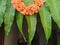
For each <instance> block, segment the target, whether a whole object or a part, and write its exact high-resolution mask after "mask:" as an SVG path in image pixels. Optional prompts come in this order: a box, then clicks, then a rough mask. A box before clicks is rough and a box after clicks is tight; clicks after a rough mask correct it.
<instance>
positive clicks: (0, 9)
mask: <svg viewBox="0 0 60 45" xmlns="http://www.w3.org/2000/svg"><path fill="white" fill-rule="evenodd" d="M6 3H7V0H0V27H1V24H2V23H3V17H4V14H5V10H6Z"/></svg>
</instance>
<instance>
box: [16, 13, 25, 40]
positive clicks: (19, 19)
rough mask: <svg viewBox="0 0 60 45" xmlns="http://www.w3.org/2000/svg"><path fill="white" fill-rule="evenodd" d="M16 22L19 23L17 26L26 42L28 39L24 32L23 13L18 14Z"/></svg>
mask: <svg viewBox="0 0 60 45" xmlns="http://www.w3.org/2000/svg"><path fill="white" fill-rule="evenodd" d="M16 22H17V26H18V28H19V31H20V33H21V34H22V36H23V38H24V40H25V41H26V38H25V36H24V34H23V31H22V23H23V15H22V14H21V13H18V12H16Z"/></svg>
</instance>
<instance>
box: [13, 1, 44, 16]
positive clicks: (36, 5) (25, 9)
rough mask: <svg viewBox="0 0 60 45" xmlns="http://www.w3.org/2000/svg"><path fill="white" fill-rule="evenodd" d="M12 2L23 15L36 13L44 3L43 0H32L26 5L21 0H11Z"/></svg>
mask: <svg viewBox="0 0 60 45" xmlns="http://www.w3.org/2000/svg"><path fill="white" fill-rule="evenodd" d="M12 4H13V6H14V8H16V10H17V11H19V12H20V13H22V14H23V15H33V14H34V13H38V11H39V9H40V7H41V6H43V4H44V0H34V2H33V4H32V5H30V6H26V5H25V4H24V3H23V2H22V0H12Z"/></svg>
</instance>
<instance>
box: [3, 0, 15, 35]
mask: <svg viewBox="0 0 60 45" xmlns="http://www.w3.org/2000/svg"><path fill="white" fill-rule="evenodd" d="M14 15H15V9H14V8H13V6H12V4H11V0H9V1H8V0H7V5H6V12H5V15H4V30H5V36H8V34H9V32H10V29H11V26H12V23H13V20H14Z"/></svg>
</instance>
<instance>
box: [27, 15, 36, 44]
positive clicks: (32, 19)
mask: <svg viewBox="0 0 60 45" xmlns="http://www.w3.org/2000/svg"><path fill="white" fill-rule="evenodd" d="M26 20H27V24H28V42H29V43H30V44H31V42H32V40H33V37H34V34H35V31H36V24H37V20H36V15H32V16H26Z"/></svg>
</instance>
